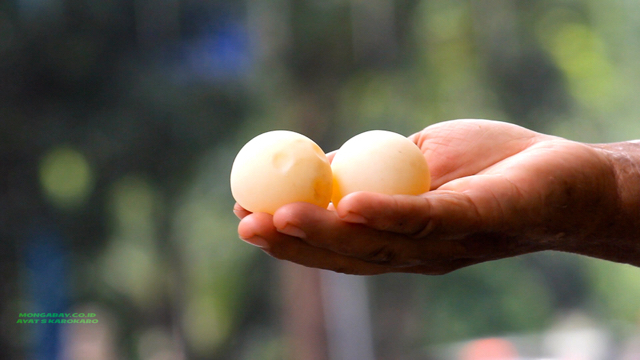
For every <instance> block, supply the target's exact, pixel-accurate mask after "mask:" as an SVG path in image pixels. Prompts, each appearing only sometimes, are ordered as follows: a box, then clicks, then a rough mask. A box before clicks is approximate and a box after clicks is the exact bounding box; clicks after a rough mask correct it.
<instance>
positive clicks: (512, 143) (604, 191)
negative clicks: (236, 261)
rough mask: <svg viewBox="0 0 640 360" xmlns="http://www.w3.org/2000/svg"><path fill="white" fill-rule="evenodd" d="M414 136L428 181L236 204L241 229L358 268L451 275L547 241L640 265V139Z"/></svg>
mask: <svg viewBox="0 0 640 360" xmlns="http://www.w3.org/2000/svg"><path fill="white" fill-rule="evenodd" d="M410 139H412V140H413V141H414V142H415V143H416V144H417V145H418V146H419V147H420V149H421V150H422V152H423V153H424V156H425V158H426V160H427V162H428V163H429V166H430V169H431V175H432V185H431V189H432V190H431V191H430V192H428V193H426V194H423V195H419V196H406V195H404V196H390V195H381V194H373V193H354V194H351V195H348V196H347V197H345V198H344V199H342V201H341V202H340V204H339V206H338V208H337V209H334V208H332V207H331V206H330V207H329V209H324V208H320V207H318V206H314V205H310V204H303V203H294V204H289V205H286V206H283V207H282V208H280V209H279V210H278V211H276V212H275V214H274V215H273V216H271V215H268V214H265V213H254V214H251V213H249V212H247V211H246V210H244V209H242V208H240V207H239V206H237V205H236V207H235V208H234V212H235V213H236V215H238V217H239V218H240V219H241V221H240V224H239V225H238V234H239V235H240V237H241V238H242V239H244V240H245V241H247V242H249V243H252V244H254V245H257V246H259V247H261V248H262V249H263V250H264V251H265V252H267V253H268V254H270V255H272V256H274V257H276V258H278V259H284V260H289V261H293V262H295V263H298V264H302V265H305V266H310V267H317V268H323V269H329V270H333V271H337V272H343V273H350V274H362V275H371V274H380V273H387V272H409V273H422V274H445V273H447V272H450V271H453V270H456V269H459V268H462V267H465V266H469V265H473V264H477V263H481V262H485V261H490V260H496V259H501V258H507V257H512V256H517V255H521V254H526V253H531V252H537V251H544V250H557V251H565V252H571V253H576V254H582V255H587V256H592V257H596V258H601V259H605V260H611V261H616V262H622V263H628V264H632V265H635V266H640V143H637V142H623V143H615V144H585V143H579V142H574V141H569V140H566V139H563V138H559V137H554V136H549V135H545V134H540V133H536V132H533V131H530V130H527V129H525V128H522V127H519V126H516V125H512V124H507V123H502V122H496V121H488V120H454V121H448V122H442V123H438V124H435V125H432V126H429V127H427V128H426V129H424V130H422V131H420V132H418V133H416V134H414V135H412V136H411V137H410ZM329 157H330V159H331V158H332V157H331V154H330V155H329Z"/></svg>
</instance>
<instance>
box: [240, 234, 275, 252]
mask: <svg viewBox="0 0 640 360" xmlns="http://www.w3.org/2000/svg"><path fill="white" fill-rule="evenodd" d="M240 239H241V240H242V241H244V242H246V243H248V244H251V245H253V246H257V247H259V248H263V249H264V248H267V247H269V243H268V242H267V240H265V239H263V238H261V237H260V236H252V237H250V238H248V239H244V238H240Z"/></svg>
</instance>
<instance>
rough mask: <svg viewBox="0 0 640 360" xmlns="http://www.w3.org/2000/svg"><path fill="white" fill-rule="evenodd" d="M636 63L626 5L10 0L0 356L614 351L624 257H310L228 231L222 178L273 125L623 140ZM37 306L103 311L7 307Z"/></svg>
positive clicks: (636, 281) (634, 129)
mask: <svg viewBox="0 0 640 360" xmlns="http://www.w3.org/2000/svg"><path fill="white" fill-rule="evenodd" d="M638 58H640V2H634V1H625V0H611V1H596V0H557V1H551V0H547V1H528V0H496V1H477V0H466V1H465V0H368V1H365V0H324V1H323V0H271V1H259V0H246V1H214V0H212V1H204V0H161V1H151V0H3V1H1V2H0V237H1V241H0V272H1V274H2V286H1V291H0V306H1V308H0V322H1V326H0V353H2V354H5V356H4V357H3V358H10V359H141V360H143V359H144V360H167V359H265V360H275V359H291V360H314V359H318V360H325V359H326V360H337V359H358V360H359V359H362V360H368V359H380V360H383V359H454V358H455V359H457V358H463V355H460V354H462V353H464V351H463V350H461V349H464V348H465V347H466V346H468V345H469V344H472V343H473V342H472V340H474V339H483V338H487V337H501V338H503V339H508V340H509V341H510V342H511V343H512V344H514V346H516V347H517V351H518V352H519V353H520V355H521V356H522V357H523V358H534V357H537V358H540V357H546V358H554V359H555V358H558V359H560V358H566V357H563V356H564V355H563V354H564V353H566V352H567V351H568V352H573V353H574V355H575V354H578V353H580V351H583V350H584V349H585V348H588V349H590V350H589V351H588V352H587V353H588V355H584V356H583V357H579V358H580V359H605V358H607V359H608V358H622V356H623V354H627V353H632V352H633V351H634V350H633V349H634V348H636V347H637V346H638V345H640V344H639V343H638V342H637V341H636V340H634V339H636V336H637V335H636V333H637V331H638V329H637V328H636V323H637V322H638V319H639V318H640V304H639V303H638V299H639V298H640V270H638V269H636V268H633V267H630V266H624V265H618V264H613V263H608V262H604V261H597V260H593V259H588V258H584V257H578V256H572V255H566V254H560V253H542V254H534V255H529V256H522V257H518V258H514V259H508V260H503V261H497V262H494V263H488V264H482V265H477V266H473V267H470V268H467V269H463V270H458V271H456V272H453V273H451V274H448V275H445V276H440V277H429V276H418V275H403V274H390V275H382V276H375V277H353V276H346V275H338V274H334V273H328V272H324V271H318V270H313V269H306V268H302V267H299V266H297V265H293V264H290V263H285V262H280V261H277V260H274V259H272V258H270V257H268V256H267V255H265V254H263V253H262V252H260V251H259V250H258V249H256V248H253V247H251V246H249V245H247V244H245V243H243V242H242V241H240V240H239V239H238V237H237V232H236V226H237V223H238V220H237V219H236V218H235V216H234V215H233V213H232V211H231V209H232V206H233V203H234V202H233V199H232V197H231V194H230V190H229V184H228V177H229V172H230V168H231V163H232V161H233V158H234V156H235V154H236V153H237V151H238V150H239V149H240V147H241V146H242V145H243V144H244V143H246V142H247V141H248V140H249V139H251V138H252V137H253V136H255V135H257V134H259V133H262V132H264V131H268V130H273V129H290V130H294V131H298V132H301V133H303V134H305V135H307V136H309V137H310V138H312V139H314V140H315V141H316V142H317V143H318V144H319V145H320V146H321V147H322V148H323V149H324V150H325V151H330V150H333V149H335V148H337V147H339V146H340V144H342V143H343V142H344V141H345V140H346V139H348V138H350V137H351V136H353V135H355V134H358V133H360V132H362V131H365V130H369V129H387V130H392V131H396V132H399V133H402V134H404V135H410V134H412V133H414V132H417V131H419V130H421V129H422V128H424V127H426V126H428V125H430V124H433V123H436V122H440V121H445V120H449V119H456V118H486V119H494V120H501V121H508V122H512V123H516V124H520V125H523V126H526V127H528V128H531V129H534V130H537V131H541V132H546V133H551V134H556V135H560V136H564V137H567V138H569V139H573V140H578V141H587V142H610V141H622V140H629V139H637V138H640V123H639V122H638V120H637V117H638V114H640V101H638V99H637V94H638V93H639V92H640V66H638ZM41 312H44V313H51V312H84V313H95V314H97V316H96V318H97V319H98V320H99V323H98V324H67V325H62V324H18V323H17V320H18V319H19V314H20V313H41ZM580 334H582V335H580ZM558 339H560V340H558ZM563 339H564V340H563ZM567 339H569V340H567ZM571 339H573V340H571ZM576 339H577V340H576ZM568 343H571V344H574V343H575V344H578V345H575V346H574V345H572V346H573V347H571V349H573V350H571V349H569V350H566V349H565V350H563V349H562V344H565V345H566V344H568ZM559 344H560V345H559ZM563 351H564V353H563ZM589 356H591V357H589ZM471 358H472V357H471V356H469V357H467V358H465V359H471ZM574 358H578V357H577V356H576V357H574Z"/></svg>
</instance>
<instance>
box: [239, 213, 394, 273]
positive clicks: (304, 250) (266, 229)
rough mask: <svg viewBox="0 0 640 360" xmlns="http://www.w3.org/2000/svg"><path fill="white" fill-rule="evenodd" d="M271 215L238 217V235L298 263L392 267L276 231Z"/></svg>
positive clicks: (374, 269) (353, 268)
mask: <svg viewBox="0 0 640 360" xmlns="http://www.w3.org/2000/svg"><path fill="white" fill-rule="evenodd" d="M272 219H273V217H272V216H271V215H269V214H266V213H254V214H251V215H250V216H247V217H245V218H244V219H243V220H242V221H240V225H239V226H238V234H239V235H240V238H241V239H242V240H244V241H246V242H248V243H250V244H252V245H255V246H258V247H260V248H261V249H262V250H263V251H265V252H266V253H268V254H269V255H271V256H273V257H275V258H277V259H280V260H288V261H291V262H294V263H297V264H300V265H304V266H308V267H314V268H320V269H326V270H332V271H336V272H340V273H347V274H358V275H373V274H381V273H387V272H392V271H394V270H393V268H392V267H390V266H384V265H378V264H374V263H370V262H366V261H362V260H359V259H356V258H350V257H348V256H345V255H341V254H336V253H334V252H332V251H330V250H327V249H323V248H317V247H314V246H311V245H310V244H308V243H306V242H304V241H302V240H301V239H299V238H296V237H294V236H290V235H286V234H283V233H281V232H278V231H277V230H276V228H275V227H274V226H273V221H272Z"/></svg>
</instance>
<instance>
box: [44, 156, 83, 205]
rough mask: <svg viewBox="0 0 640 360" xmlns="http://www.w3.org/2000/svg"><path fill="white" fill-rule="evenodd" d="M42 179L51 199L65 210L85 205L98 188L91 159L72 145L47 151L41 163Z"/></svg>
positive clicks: (47, 195)
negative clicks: (90, 163) (95, 187)
mask: <svg viewBox="0 0 640 360" xmlns="http://www.w3.org/2000/svg"><path fill="white" fill-rule="evenodd" d="M39 177H40V185H41V186H42V190H43V191H44V195H45V196H46V198H47V200H49V201H51V202H52V203H53V204H54V205H55V206H57V207H59V208H62V209H71V208H77V207H79V206H81V205H82V204H83V203H84V202H85V201H86V200H87V198H88V197H89V195H90V194H91V191H92V190H93V185H94V175H93V173H92V170H91V167H90V165H89V162H88V160H87V158H86V157H85V156H84V155H83V154H82V153H81V152H80V151H78V150H76V149H74V148H72V147H70V146H58V147H55V148H53V149H51V150H50V151H49V152H47V153H46V154H45V155H44V157H43V158H42V161H41V162H40V167H39Z"/></svg>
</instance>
